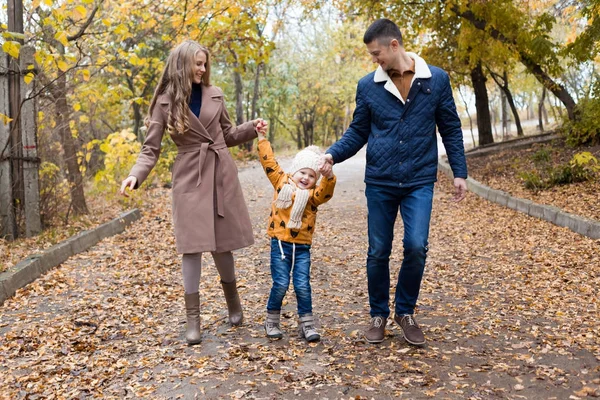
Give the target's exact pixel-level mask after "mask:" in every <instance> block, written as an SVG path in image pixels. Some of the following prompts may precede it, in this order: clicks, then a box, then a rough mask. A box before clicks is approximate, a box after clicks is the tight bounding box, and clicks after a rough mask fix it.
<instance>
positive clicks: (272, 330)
mask: <svg viewBox="0 0 600 400" xmlns="http://www.w3.org/2000/svg"><path fill="white" fill-rule="evenodd" d="M280 319H281V312H280V311H267V318H266V319H265V332H266V333H267V337H268V338H270V339H281V338H282V337H283V332H282V331H281V328H280V327H279V323H280Z"/></svg>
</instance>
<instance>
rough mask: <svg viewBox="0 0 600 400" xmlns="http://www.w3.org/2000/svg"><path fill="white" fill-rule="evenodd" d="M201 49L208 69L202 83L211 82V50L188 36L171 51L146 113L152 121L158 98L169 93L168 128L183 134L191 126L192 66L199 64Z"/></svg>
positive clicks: (171, 132)
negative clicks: (188, 110) (198, 58)
mask: <svg viewBox="0 0 600 400" xmlns="http://www.w3.org/2000/svg"><path fill="white" fill-rule="evenodd" d="M199 51H202V52H204V54H205V55H206V72H204V74H202V83H203V84H204V85H206V86H210V53H209V51H208V49H207V48H206V47H204V46H202V45H200V44H199V43H198V42H195V41H193V40H186V41H184V42H183V43H181V44H179V45H178V46H177V47H175V48H174V49H173V50H171V53H170V54H169V57H168V58H167V62H166V64H165V69H164V70H163V72H162V74H161V76H160V80H159V81H158V85H157V86H156V89H155V90H154V96H153V97H152V101H151V102H150V109H149V110H148V116H147V117H146V125H148V124H149V122H150V118H151V117H152V112H153V111H154V107H155V106H156V99H157V98H158V96H160V95H161V94H166V95H167V96H168V97H169V99H170V103H171V104H170V109H169V113H168V117H167V131H168V132H169V133H170V134H175V135H181V134H183V133H184V132H185V131H186V130H187V129H188V127H189V121H188V117H187V115H188V113H187V109H188V107H189V106H188V103H189V101H190V96H191V94H192V79H193V71H194V70H193V67H194V65H195V64H196V54H197V53H198V52H199Z"/></svg>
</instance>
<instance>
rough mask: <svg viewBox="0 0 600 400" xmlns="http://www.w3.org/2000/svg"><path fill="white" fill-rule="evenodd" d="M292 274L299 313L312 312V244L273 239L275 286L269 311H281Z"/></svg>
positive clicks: (272, 258) (270, 296)
mask: <svg viewBox="0 0 600 400" xmlns="http://www.w3.org/2000/svg"><path fill="white" fill-rule="evenodd" d="M290 275H292V279H293V282H294V292H295V293H296V300H297V301H298V315H304V314H308V313H312V295H311V289H310V245H309V244H296V243H290V242H283V241H280V240H278V239H275V238H272V239H271V278H272V279H273V286H272V287H271V293H270V295H269V301H268V303H267V310H268V311H280V310H281V304H282V303H283V298H284V297H285V293H286V292H287V290H288V287H289V286H290Z"/></svg>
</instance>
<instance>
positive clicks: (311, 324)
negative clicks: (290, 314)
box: [298, 314, 321, 342]
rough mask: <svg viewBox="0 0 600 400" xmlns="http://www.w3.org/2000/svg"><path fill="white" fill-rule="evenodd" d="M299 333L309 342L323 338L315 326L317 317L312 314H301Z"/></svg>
mask: <svg viewBox="0 0 600 400" xmlns="http://www.w3.org/2000/svg"><path fill="white" fill-rule="evenodd" d="M298 321H299V324H298V328H299V334H300V337H301V338H304V339H306V340H307V341H308V342H318V341H319V340H321V335H319V332H317V329H316V328H315V318H314V317H313V315H312V314H303V315H300V317H299V319H298Z"/></svg>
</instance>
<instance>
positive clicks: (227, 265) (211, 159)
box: [120, 40, 267, 345]
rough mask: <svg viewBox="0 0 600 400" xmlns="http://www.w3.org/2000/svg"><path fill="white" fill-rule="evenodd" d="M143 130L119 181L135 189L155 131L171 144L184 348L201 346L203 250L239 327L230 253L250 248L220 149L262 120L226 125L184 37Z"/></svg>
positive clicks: (205, 58) (205, 69)
mask: <svg viewBox="0 0 600 400" xmlns="http://www.w3.org/2000/svg"><path fill="white" fill-rule="evenodd" d="M146 125H147V126H148V132H147V136H146V140H145V142H144V145H143V147H142V150H141V153H140V155H139V157H138V160H137V162H136V164H135V166H134V167H133V168H132V170H131V172H130V174H129V176H128V177H127V178H126V179H125V180H124V181H123V182H122V184H121V189H120V193H121V194H123V195H127V194H126V192H125V189H126V188H129V189H137V188H138V187H139V186H140V185H141V184H142V183H143V182H144V180H145V179H146V178H147V176H148V174H149V173H150V171H151V170H152V168H153V167H154V165H155V164H156V161H157V160H158V157H159V153H160V145H161V141H162V137H163V133H164V132H165V131H166V132H168V133H169V134H170V135H171V137H172V139H173V142H175V144H176V145H177V150H178V154H177V157H176V158H175V163H174V165H173V188H172V200H173V210H172V211H173V223H174V226H175V240H176V245H177V252H178V253H180V254H183V257H182V272H183V285H184V290H185V296H184V299H185V308H186V314H187V329H186V333H185V338H186V341H187V342H188V344H190V345H192V344H197V343H200V341H201V334H200V295H199V293H198V290H199V285H200V272H201V260H202V253H203V252H207V251H209V252H211V254H212V256H213V259H214V261H215V265H216V266H217V270H218V272H219V276H220V278H221V284H222V286H223V292H224V294H225V300H226V302H227V309H228V312H229V322H230V323H231V324H232V325H240V324H241V323H242V319H243V314H242V307H241V305H240V299H239V296H238V292H237V288H236V279H235V269H234V261H233V255H232V253H231V251H232V250H235V249H239V248H243V247H246V246H249V245H251V244H252V243H254V235H253V233H252V225H251V223H250V217H249V215H248V209H247V207H246V203H245V201H244V196H243V194H242V188H241V186H240V182H239V180H238V176H237V167H236V166H235V163H234V161H233V159H232V158H231V155H230V153H229V150H228V149H227V148H228V147H231V146H236V145H239V144H241V143H244V142H247V141H249V140H253V139H254V138H256V137H257V132H256V130H257V129H258V130H260V131H261V132H262V131H265V130H266V129H267V128H266V125H267V124H266V122H264V121H263V120H262V119H256V120H253V121H249V122H246V123H244V124H241V125H239V126H237V127H234V126H232V125H231V121H230V119H229V115H228V114H227V110H226V109H225V102H224V100H223V92H222V91H221V89H219V88H217V87H216V86H211V84H210V54H209V52H208V49H206V48H205V47H203V46H201V45H200V44H198V43H196V42H194V41H191V40H186V41H185V42H183V43H181V44H180V45H179V46H177V47H176V48H175V49H173V50H172V51H171V53H170V54H169V57H168V59H167V62H166V65H165V68H164V71H163V73H162V76H161V78H160V81H159V83H158V87H157V88H156V90H155V92H154V97H153V98H152V102H151V103H150V110H149V112H148V118H147V120H146Z"/></svg>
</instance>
